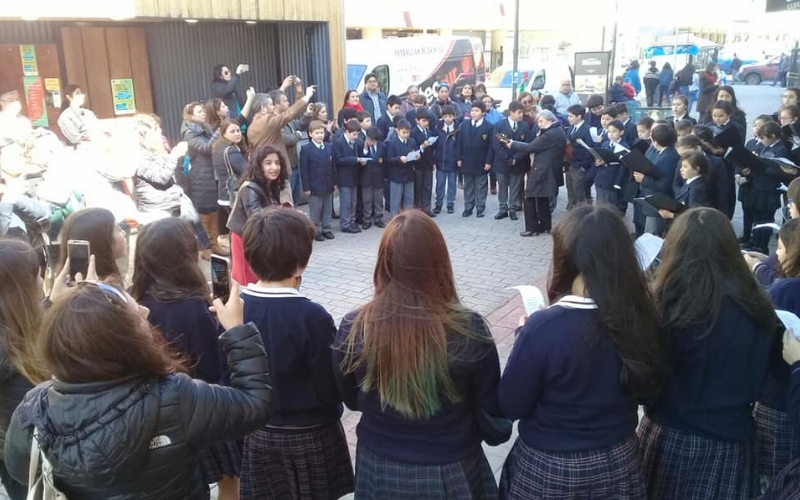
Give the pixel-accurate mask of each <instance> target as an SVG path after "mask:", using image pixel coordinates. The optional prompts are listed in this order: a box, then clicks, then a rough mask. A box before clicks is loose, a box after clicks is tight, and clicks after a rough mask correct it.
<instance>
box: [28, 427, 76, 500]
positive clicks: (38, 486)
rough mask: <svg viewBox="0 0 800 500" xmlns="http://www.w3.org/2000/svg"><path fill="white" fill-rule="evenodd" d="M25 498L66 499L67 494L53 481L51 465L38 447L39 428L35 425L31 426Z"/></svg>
mask: <svg viewBox="0 0 800 500" xmlns="http://www.w3.org/2000/svg"><path fill="white" fill-rule="evenodd" d="M39 458H41V460H42V471H41V473H38V472H39V471H38V468H39ZM37 473H38V477H37ZM27 500H67V496H66V495H64V494H63V493H61V491H59V490H58V489H57V488H56V487H55V484H54V483H53V465H52V464H51V463H50V461H49V460H48V459H47V457H46V456H45V454H44V452H42V449H41V448H40V447H39V429H37V428H36V426H34V427H33V438H32V439H31V461H30V466H29V468H28V496H27Z"/></svg>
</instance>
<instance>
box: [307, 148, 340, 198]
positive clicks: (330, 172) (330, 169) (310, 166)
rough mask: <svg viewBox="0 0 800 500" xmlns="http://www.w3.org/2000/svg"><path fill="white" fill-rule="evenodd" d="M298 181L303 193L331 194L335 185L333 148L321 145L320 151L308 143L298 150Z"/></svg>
mask: <svg viewBox="0 0 800 500" xmlns="http://www.w3.org/2000/svg"><path fill="white" fill-rule="evenodd" d="M299 168H300V180H301V182H302V183H303V189H304V190H305V191H311V194H312V195H315V196H324V195H326V194H331V193H333V186H334V185H335V184H336V168H335V166H334V163H333V148H332V147H331V145H330V144H325V143H323V144H322V149H320V148H319V147H318V146H317V145H316V144H314V143H313V142H309V143H308V144H306V145H305V146H303V147H302V149H301V150H300V167H299Z"/></svg>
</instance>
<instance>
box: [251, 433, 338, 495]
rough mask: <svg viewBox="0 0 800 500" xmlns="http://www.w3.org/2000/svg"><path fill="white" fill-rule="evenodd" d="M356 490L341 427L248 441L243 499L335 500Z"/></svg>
mask: <svg viewBox="0 0 800 500" xmlns="http://www.w3.org/2000/svg"><path fill="white" fill-rule="evenodd" d="M352 491H353V466H352V464H351V462H350V449H349V448H348V446H347V438H346V437H345V434H344V429H343V428H342V423H341V422H336V423H335V424H334V425H329V426H325V427H315V428H313V429H302V430H293V429H272V428H264V429H261V430H258V431H256V432H254V433H252V434H249V435H247V436H246V437H245V438H244V453H243V457H242V474H241V483H240V487H239V492H240V498H241V500H271V499H275V500H278V499H280V500H331V499H336V498H339V497H341V496H343V495H345V494H347V493H350V492H352Z"/></svg>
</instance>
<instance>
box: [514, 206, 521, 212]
mask: <svg viewBox="0 0 800 500" xmlns="http://www.w3.org/2000/svg"><path fill="white" fill-rule="evenodd" d="M514 211H515V212H522V207H520V206H519V205H514Z"/></svg>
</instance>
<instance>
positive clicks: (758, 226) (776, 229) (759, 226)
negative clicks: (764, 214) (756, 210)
mask: <svg viewBox="0 0 800 500" xmlns="http://www.w3.org/2000/svg"><path fill="white" fill-rule="evenodd" d="M765 227H768V228H770V229H772V230H774V231H780V230H781V226H779V225H778V224H775V223H774V222H769V223H767V224H757V225H755V226H753V229H762V228H765Z"/></svg>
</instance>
